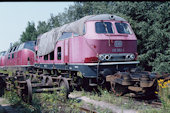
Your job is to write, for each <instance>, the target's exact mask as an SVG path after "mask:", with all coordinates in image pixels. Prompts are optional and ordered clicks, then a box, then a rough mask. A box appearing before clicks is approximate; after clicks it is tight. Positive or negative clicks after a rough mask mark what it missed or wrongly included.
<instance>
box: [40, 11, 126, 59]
mask: <svg viewBox="0 0 170 113" xmlns="http://www.w3.org/2000/svg"><path fill="white" fill-rule="evenodd" d="M92 20H117V21H126V20H125V19H123V18H121V17H119V16H116V15H111V14H100V15H88V16H85V17H83V18H81V19H79V20H76V21H74V22H71V23H68V24H65V25H63V26H61V27H57V28H53V29H52V30H50V31H48V32H46V33H44V34H42V35H40V36H39V37H38V38H37V46H38V51H37V55H38V56H43V55H46V54H49V53H50V52H52V51H53V50H54V49H55V45H56V42H57V41H58V40H59V37H60V36H61V35H62V33H63V32H72V33H76V34H78V35H80V36H81V35H83V29H84V23H85V22H86V21H92Z"/></svg>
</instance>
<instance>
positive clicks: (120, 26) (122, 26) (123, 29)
mask: <svg viewBox="0 0 170 113" xmlns="http://www.w3.org/2000/svg"><path fill="white" fill-rule="evenodd" d="M115 25H116V29H117V32H118V33H120V34H132V31H131V30H130V27H129V25H128V24H127V23H115Z"/></svg>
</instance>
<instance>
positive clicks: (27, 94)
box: [22, 79, 32, 103]
mask: <svg viewBox="0 0 170 113" xmlns="http://www.w3.org/2000/svg"><path fill="white" fill-rule="evenodd" d="M22 99H23V101H25V102H27V103H31V101H32V86H31V81H30V79H28V80H26V86H25V89H24V90H22Z"/></svg>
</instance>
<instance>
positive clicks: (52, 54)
mask: <svg viewBox="0 0 170 113" xmlns="http://www.w3.org/2000/svg"><path fill="white" fill-rule="evenodd" d="M50 60H54V51H52V52H51V53H50Z"/></svg>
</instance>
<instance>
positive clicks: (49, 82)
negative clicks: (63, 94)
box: [46, 76, 53, 86]
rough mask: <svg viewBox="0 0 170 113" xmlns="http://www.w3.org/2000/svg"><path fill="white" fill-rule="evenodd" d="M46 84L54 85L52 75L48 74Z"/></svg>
mask: <svg viewBox="0 0 170 113" xmlns="http://www.w3.org/2000/svg"><path fill="white" fill-rule="evenodd" d="M46 85H48V86H52V85H53V80H52V77H51V76H48V77H47V79H46Z"/></svg>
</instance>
